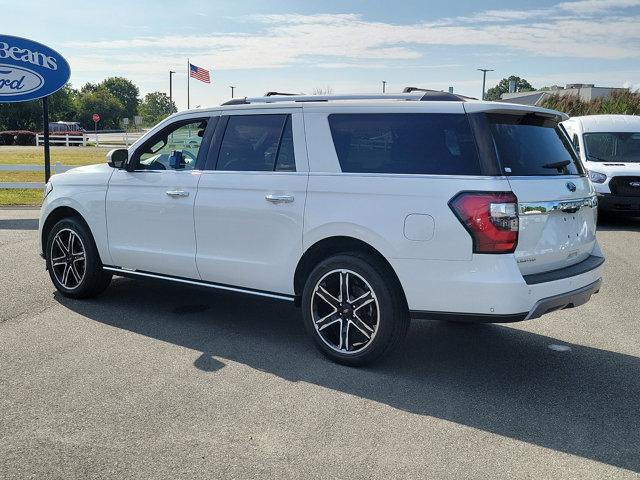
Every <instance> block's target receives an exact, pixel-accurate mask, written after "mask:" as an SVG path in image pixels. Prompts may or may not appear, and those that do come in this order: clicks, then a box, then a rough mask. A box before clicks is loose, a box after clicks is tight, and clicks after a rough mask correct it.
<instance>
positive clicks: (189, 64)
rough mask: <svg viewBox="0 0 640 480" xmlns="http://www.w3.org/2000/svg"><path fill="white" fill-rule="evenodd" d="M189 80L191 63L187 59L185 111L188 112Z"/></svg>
mask: <svg viewBox="0 0 640 480" xmlns="http://www.w3.org/2000/svg"><path fill="white" fill-rule="evenodd" d="M190 78H191V62H190V61H189V59H188V58H187V110H189V106H190V105H189V83H190V82H189V79H190Z"/></svg>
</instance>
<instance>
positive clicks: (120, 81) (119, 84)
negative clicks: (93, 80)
mask: <svg viewBox="0 0 640 480" xmlns="http://www.w3.org/2000/svg"><path fill="white" fill-rule="evenodd" d="M98 88H99V89H101V88H103V89H105V90H107V91H109V92H110V93H111V94H112V95H113V96H114V97H116V98H117V99H118V100H120V102H121V103H122V105H123V106H124V117H127V118H129V119H130V120H131V121H133V117H135V116H136V115H137V114H138V105H139V103H140V99H139V98H138V95H139V94H140V90H139V89H138V87H136V86H135V84H134V83H133V82H132V81H131V80H127V79H126V78H122V77H110V78H107V79H106V80H104V81H102V82H101V83H100V84H99V85H98Z"/></svg>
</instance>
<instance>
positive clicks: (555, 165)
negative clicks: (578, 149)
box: [542, 160, 571, 171]
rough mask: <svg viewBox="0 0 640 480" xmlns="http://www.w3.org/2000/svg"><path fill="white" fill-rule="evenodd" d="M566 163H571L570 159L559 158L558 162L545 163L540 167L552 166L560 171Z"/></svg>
mask: <svg viewBox="0 0 640 480" xmlns="http://www.w3.org/2000/svg"><path fill="white" fill-rule="evenodd" d="M567 165H571V160H560V161H559V162H552V163H545V164H544V165H542V168H554V169H556V170H558V171H562V170H563V169H564V168H565V167H566V166H567Z"/></svg>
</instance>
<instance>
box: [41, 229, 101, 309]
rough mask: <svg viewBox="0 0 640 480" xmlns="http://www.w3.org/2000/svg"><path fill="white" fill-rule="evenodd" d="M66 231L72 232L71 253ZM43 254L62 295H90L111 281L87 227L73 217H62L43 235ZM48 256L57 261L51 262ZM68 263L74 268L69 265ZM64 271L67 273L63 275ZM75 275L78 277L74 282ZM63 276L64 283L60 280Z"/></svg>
mask: <svg viewBox="0 0 640 480" xmlns="http://www.w3.org/2000/svg"><path fill="white" fill-rule="evenodd" d="M70 232H71V233H72V234H73V235H75V236H76V237H75V238H73V242H72V243H71V253H69V251H68V250H69V249H68V246H69V241H70V240H68V239H69V238H70V236H71V234H70ZM56 238H57V240H56ZM58 240H59V241H58ZM54 243H55V245H54ZM61 244H62V246H61ZM80 252H83V253H84V261H82V260H80V258H81V254H80ZM61 256H64V258H61ZM45 258H46V262H47V271H48V272H49V276H50V277H51V281H52V282H53V285H54V286H55V287H56V289H57V290H58V291H59V292H60V293H62V294H63V295H64V296H65V297H70V298H90V297H94V296H96V295H99V294H100V293H102V292H103V291H104V290H105V289H106V288H107V287H108V286H109V283H111V274H110V273H107V272H105V271H104V270H103V269H102V263H101V261H100V255H99V254H98V249H97V248H96V244H95V242H94V240H93V236H92V235H91V232H90V231H89V228H88V227H87V226H86V224H85V223H84V222H83V221H82V220H80V219H78V218H77V217H68V218H63V219H62V220H60V221H59V222H58V223H56V224H55V225H54V226H53V228H52V229H51V231H50V232H49V236H48V237H47V244H46V248H45ZM52 258H55V259H59V261H57V262H54V261H52ZM63 264H64V265H63ZM71 264H73V265H74V268H69V265H71ZM65 272H66V275H67V277H65V276H64V275H65ZM78 276H80V277H81V278H80V280H79V281H77V282H76V281H75V280H76V279H77V278H78ZM59 277H60V278H59ZM65 278H67V283H66V284H65V283H63V280H64V279H65Z"/></svg>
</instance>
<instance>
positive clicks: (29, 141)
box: [15, 130, 36, 145]
mask: <svg viewBox="0 0 640 480" xmlns="http://www.w3.org/2000/svg"><path fill="white" fill-rule="evenodd" d="M15 138H16V145H35V144H36V134H35V133H33V132H29V131H27V130H22V131H18V132H16V136H15Z"/></svg>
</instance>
